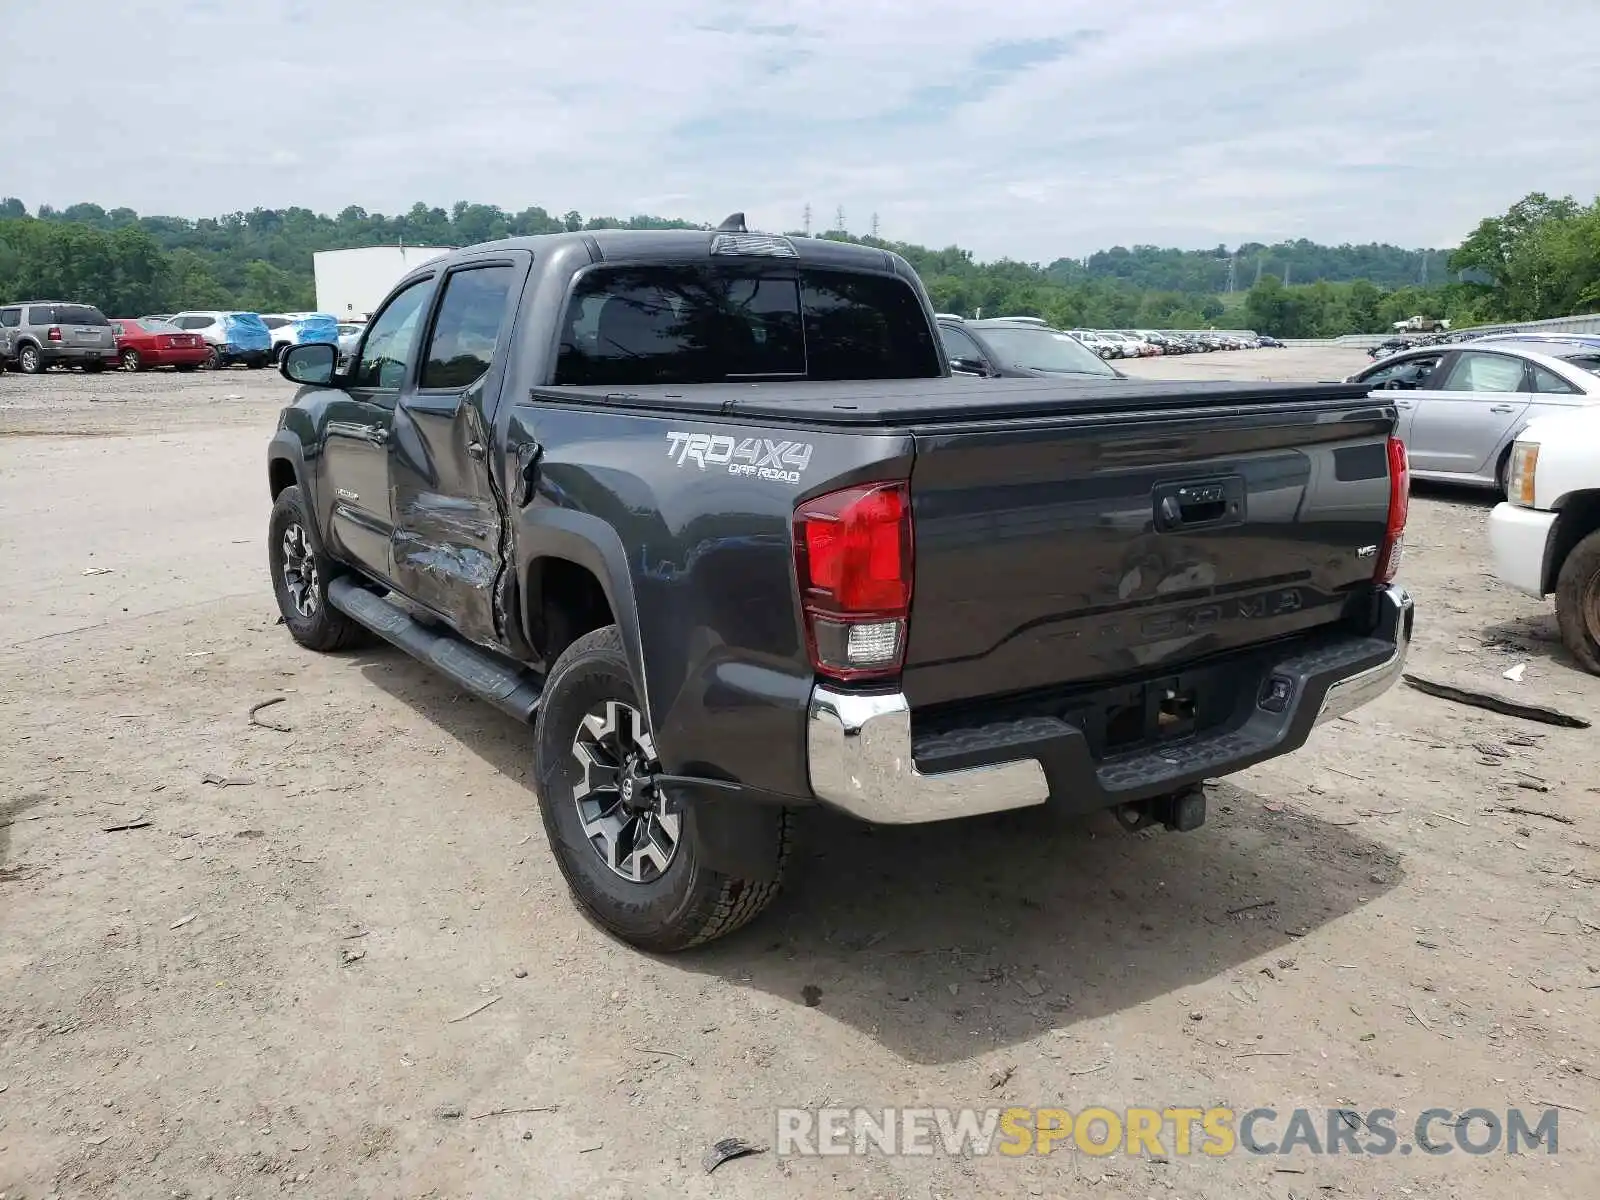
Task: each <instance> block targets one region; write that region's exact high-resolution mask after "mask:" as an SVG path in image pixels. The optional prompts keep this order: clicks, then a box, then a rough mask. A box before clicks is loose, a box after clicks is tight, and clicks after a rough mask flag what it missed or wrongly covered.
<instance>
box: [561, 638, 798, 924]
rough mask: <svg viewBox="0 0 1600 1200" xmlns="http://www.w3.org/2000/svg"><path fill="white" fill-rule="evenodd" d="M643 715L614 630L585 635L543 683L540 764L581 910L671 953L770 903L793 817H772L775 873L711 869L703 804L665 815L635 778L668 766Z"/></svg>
mask: <svg viewBox="0 0 1600 1200" xmlns="http://www.w3.org/2000/svg"><path fill="white" fill-rule="evenodd" d="M642 712H643V706H642V705H641V703H640V702H639V698H638V695H637V693H636V691H635V689H634V684H633V672H632V670H631V668H630V666H629V663H628V659H627V656H626V654H624V652H623V649H622V638H621V635H620V634H619V633H618V631H617V627H616V626H615V625H608V626H606V627H605V628H603V629H597V630H595V631H593V632H592V633H586V634H584V635H583V636H582V637H580V638H579V639H578V640H577V641H575V642H573V643H572V644H571V645H570V646H568V647H567V649H566V651H565V652H563V653H562V655H561V657H560V658H559V659H557V660H556V665H555V669H554V670H552V671H551V672H550V675H549V678H548V679H547V680H546V682H545V688H544V697H543V699H542V701H541V702H540V705H539V717H538V723H537V726H536V728H535V735H534V742H535V746H534V754H535V759H534V771H535V775H536V778H537V780H538V789H539V808H540V812H541V813H542V814H543V817H544V827H545V832H546V833H547V834H548V835H549V840H550V848H551V850H552V851H553V852H554V853H555V856H556V863H557V865H558V866H560V868H561V874H562V875H563V876H564V877H565V879H566V881H567V886H568V888H569V889H570V890H571V892H572V896H573V899H574V900H576V901H577V903H578V905H579V907H580V908H582V909H583V910H584V911H585V912H586V913H587V914H588V915H589V916H590V917H592V918H593V919H594V920H595V921H596V922H597V923H598V924H599V925H601V926H602V927H603V928H605V929H607V930H609V931H610V932H611V933H613V934H615V935H616V936H617V937H619V938H621V939H622V940H623V941H625V942H627V943H629V944H630V945H633V946H637V947H638V948H639V949H641V950H649V951H655V952H670V951H674V950H683V949H687V948H688V947H690V946H695V945H699V944H701V943H703V942H709V941H711V940H713V939H714V938H719V937H722V936H723V935H724V934H727V933H731V932H733V931H734V930H735V929H738V928H739V927H740V926H741V925H744V924H745V923H746V922H748V921H750V920H752V919H753V918H754V917H755V916H757V915H758V914H759V913H760V912H761V911H762V910H763V909H764V908H766V906H767V905H768V904H770V903H771V902H772V900H773V899H774V897H776V895H777V893H778V889H779V886H780V883H779V876H780V874H781V870H782V866H783V859H784V857H785V853H786V850H787V842H788V814H787V813H786V812H784V810H782V809H780V808H774V809H773V810H772V814H771V819H772V820H773V821H774V822H777V823H778V834H779V836H777V837H775V838H773V839H772V845H773V846H774V847H775V860H774V862H773V864H772V867H773V869H772V871H771V872H770V876H771V878H772V880H773V881H772V882H770V883H762V882H756V881H754V880H747V879H736V878H733V877H732V876H729V875H725V874H723V873H721V872H720V871H715V870H713V869H711V868H710V867H708V866H706V865H705V864H704V863H703V862H702V861H701V857H700V851H699V836H698V831H699V828H700V825H701V822H703V821H704V820H707V819H709V818H707V817H706V815H705V812H704V810H702V809H698V808H696V807H695V806H693V805H691V806H689V807H688V808H687V809H686V810H685V811H683V812H682V813H678V814H668V815H661V814H659V813H657V812H656V811H655V807H654V805H653V804H652V803H650V802H649V800H648V799H647V798H645V797H642V796H641V795H640V793H639V791H638V790H637V789H636V787H635V785H634V780H636V779H637V777H638V775H639V774H641V773H648V772H651V771H658V770H659V769H660V765H659V763H658V762H657V760H656V755H655V746H654V743H653V741H652V740H651V736H650V732H649V729H648V723H647V722H646V721H645V719H644V717H643V715H642Z"/></svg>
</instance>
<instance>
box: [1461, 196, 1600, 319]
mask: <svg viewBox="0 0 1600 1200" xmlns="http://www.w3.org/2000/svg"><path fill="white" fill-rule="evenodd" d="M1450 265H1451V267H1452V268H1454V269H1456V270H1459V271H1472V272H1474V273H1476V274H1477V275H1479V276H1480V277H1481V278H1483V279H1486V280H1487V282H1486V283H1485V284H1483V285H1482V286H1481V289H1480V290H1479V292H1478V294H1477V295H1476V296H1474V297H1473V299H1474V300H1475V301H1477V302H1478V303H1477V307H1479V308H1481V309H1482V310H1483V311H1485V312H1487V313H1488V314H1490V319H1492V320H1519V321H1531V320H1538V319H1541V318H1544V317H1561V316H1567V315H1568V314H1570V313H1574V312H1582V311H1584V310H1585V309H1586V308H1593V307H1597V306H1600V200H1596V201H1595V202H1594V203H1593V204H1590V205H1589V206H1587V207H1580V206H1579V205H1578V203H1577V201H1575V200H1574V199H1573V198H1572V197H1571V196H1564V197H1562V198H1561V199H1559V200H1552V199H1551V198H1550V197H1549V196H1546V195H1545V194H1544V193H1543V192H1531V193H1529V194H1528V195H1527V196H1524V197H1523V198H1522V199H1521V200H1518V201H1517V202H1516V203H1515V204H1513V205H1512V206H1511V208H1510V209H1509V210H1507V212H1506V213H1505V215H1504V216H1500V217H1488V218H1486V219H1485V220H1483V221H1480V222H1479V223H1478V227H1477V228H1476V229H1474V230H1473V231H1472V233H1471V234H1470V235H1469V236H1468V237H1467V240H1466V241H1464V242H1462V243H1461V247H1460V249H1458V250H1457V251H1456V252H1455V253H1454V254H1453V255H1451V257H1450Z"/></svg>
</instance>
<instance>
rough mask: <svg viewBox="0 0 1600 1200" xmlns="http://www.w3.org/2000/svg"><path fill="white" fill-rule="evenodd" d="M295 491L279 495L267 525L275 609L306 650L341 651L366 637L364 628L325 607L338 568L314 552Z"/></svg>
mask: <svg viewBox="0 0 1600 1200" xmlns="http://www.w3.org/2000/svg"><path fill="white" fill-rule="evenodd" d="M310 528H311V516H310V514H309V513H308V512H306V508H305V504H304V502H303V501H302V500H301V498H300V489H299V488H298V487H286V488H284V489H283V491H281V492H279V493H278V498H277V500H275V501H274V502H273V505H272V516H271V518H270V519H269V521H268V523H267V565H268V567H269V568H270V569H271V571H272V591H273V594H274V595H275V596H276V597H277V598H278V611H279V612H280V613H282V614H283V623H284V625H285V627H287V629H288V630H289V636H290V637H292V638H294V640H295V641H297V642H299V643H300V644H301V645H302V646H304V647H305V648H306V649H308V650H319V651H323V652H327V651H330V650H344V649H347V648H348V647H351V646H356V645H360V644H361V643H363V642H365V641H367V640H368V639H369V635H368V633H367V630H366V627H365V626H363V625H360V624H358V623H357V622H356V621H354V620H353V619H351V618H350V617H348V616H346V615H345V614H344V613H342V612H340V611H339V610H338V609H336V608H334V607H332V606H331V605H330V604H329V603H328V583H329V582H330V581H331V580H332V579H333V578H335V577H336V576H338V575H342V574H345V571H344V569H343V568H341V567H340V566H339V565H338V564H336V563H334V562H331V561H330V560H329V559H328V558H327V556H326V555H324V554H322V553H321V552H320V551H319V550H317V549H316V547H315V545H314V544H313V543H312V541H311V535H310V533H309V532H308V530H309V529H310Z"/></svg>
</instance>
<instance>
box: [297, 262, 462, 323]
mask: <svg viewBox="0 0 1600 1200" xmlns="http://www.w3.org/2000/svg"><path fill="white" fill-rule="evenodd" d="M449 253H450V251H449V250H448V249H447V248H444V247H440V246H366V247H362V248H360V249H356V250H322V251H319V252H317V253H316V254H313V255H312V256H311V269H312V272H313V273H314V274H315V276H316V281H317V311H318V312H325V313H328V314H330V315H332V316H335V317H338V318H339V320H341V321H364V320H366V319H367V318H368V317H369V316H371V315H372V312H373V310H374V309H376V308H377V307H378V305H380V304H382V303H383V298H384V297H385V296H387V295H388V294H389V289H390V288H392V287H394V285H395V284H396V283H398V282H399V280H400V277H401V276H402V275H404V274H405V273H406V272H407V271H409V270H411V269H412V268H413V267H416V266H418V265H420V264H422V263H425V262H427V261H428V260H429V259H434V258H438V257H439V256H440V255H441V254H449Z"/></svg>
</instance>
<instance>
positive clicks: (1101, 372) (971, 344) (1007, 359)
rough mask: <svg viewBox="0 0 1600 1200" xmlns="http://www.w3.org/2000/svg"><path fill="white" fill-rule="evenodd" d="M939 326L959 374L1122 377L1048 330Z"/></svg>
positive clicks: (1003, 324)
mask: <svg viewBox="0 0 1600 1200" xmlns="http://www.w3.org/2000/svg"><path fill="white" fill-rule="evenodd" d="M938 326H939V339H940V340H941V341H942V342H943V343H944V352H945V356H946V357H947V358H948V359H949V360H950V370H951V371H952V372H954V373H955V374H957V375H979V376H983V377H986V378H1002V377H1003V378H1033V379H1037V378H1048V377H1050V376H1060V375H1085V376H1091V377H1095V378H1100V379H1118V378H1121V377H1122V373H1121V372H1120V371H1118V370H1117V369H1116V368H1115V367H1112V366H1108V365H1107V364H1106V362H1105V361H1104V360H1103V359H1102V358H1101V357H1100V356H1099V355H1098V354H1096V353H1095V352H1094V351H1093V350H1091V349H1089V347H1087V346H1085V345H1084V344H1083V343H1082V342H1080V341H1079V340H1078V339H1077V338H1075V337H1073V336H1072V335H1071V334H1069V333H1063V332H1062V331H1061V330H1059V329H1051V328H1050V327H1049V326H1048V325H1036V324H1034V323H1033V322H1031V321H1028V322H1023V321H1016V320H1011V319H1008V318H1000V319H998V320H993V321H963V320H960V319H955V320H951V319H950V318H948V317H947V318H943V319H941V320H940V321H939V322H938Z"/></svg>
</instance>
